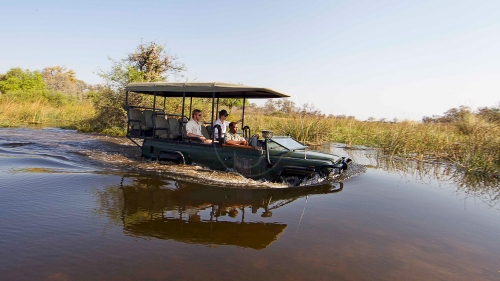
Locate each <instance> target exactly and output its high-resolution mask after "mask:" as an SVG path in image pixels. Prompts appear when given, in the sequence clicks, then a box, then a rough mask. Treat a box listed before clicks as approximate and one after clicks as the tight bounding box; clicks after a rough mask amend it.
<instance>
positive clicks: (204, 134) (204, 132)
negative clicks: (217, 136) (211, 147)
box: [201, 125, 210, 139]
mask: <svg viewBox="0 0 500 281" xmlns="http://www.w3.org/2000/svg"><path fill="white" fill-rule="evenodd" d="M201 134H202V135H203V136H204V137H205V138H206V139H210V135H209V134H208V130H207V127H205V126H203V125H202V126H201Z"/></svg>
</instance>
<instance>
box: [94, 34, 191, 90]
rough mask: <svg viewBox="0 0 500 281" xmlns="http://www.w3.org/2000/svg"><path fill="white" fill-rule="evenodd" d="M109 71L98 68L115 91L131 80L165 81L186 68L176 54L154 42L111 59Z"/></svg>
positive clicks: (141, 45)
mask: <svg viewBox="0 0 500 281" xmlns="http://www.w3.org/2000/svg"><path fill="white" fill-rule="evenodd" d="M109 60H110V61H112V63H113V65H112V67H111V69H110V70H109V71H107V72H106V71H102V70H100V71H99V72H98V73H97V74H98V75H99V76H101V77H102V78H103V79H104V80H105V81H106V83H107V84H108V86H109V87H110V88H111V89H113V90H115V91H122V90H124V89H125V87H126V86H127V84H128V83H131V82H157V81H167V80H168V77H169V75H178V74H179V73H181V72H183V71H185V70H186V67H185V66H184V64H183V63H180V62H179V61H178V57H177V56H173V55H170V54H168V53H167V52H166V51H165V47H164V46H161V45H158V44H157V43H155V42H150V43H147V44H140V45H139V46H138V47H137V48H136V50H135V52H133V53H130V54H128V55H127V58H125V59H122V60H113V59H111V58H109Z"/></svg>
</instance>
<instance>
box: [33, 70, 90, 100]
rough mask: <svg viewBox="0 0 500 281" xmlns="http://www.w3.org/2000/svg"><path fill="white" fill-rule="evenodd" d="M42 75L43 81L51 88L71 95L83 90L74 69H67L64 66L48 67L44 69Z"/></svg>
mask: <svg viewBox="0 0 500 281" xmlns="http://www.w3.org/2000/svg"><path fill="white" fill-rule="evenodd" d="M42 75H43V81H44V82H45V84H47V88H48V89H50V90H53V91H56V92H63V93H66V94H69V95H77V94H78V93H79V92H81V91H82V87H81V85H79V81H78V80H77V79H76V73H75V71H73V70H72V69H70V70H67V69H66V67H64V66H52V67H46V68H44V69H43V71H42ZM80 84H81V82H80Z"/></svg>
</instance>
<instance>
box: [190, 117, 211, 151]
mask: <svg viewBox="0 0 500 281" xmlns="http://www.w3.org/2000/svg"><path fill="white" fill-rule="evenodd" d="M202 116H203V114H202V113H201V110H199V109H195V110H193V114H192V115H191V120H189V122H187V123H186V133H187V136H188V137H191V138H198V139H200V140H201V141H202V142H203V143H212V140H208V139H207V138H205V137H204V136H203V134H202V133H201V125H202V122H201V121H200V120H201V117H202Z"/></svg>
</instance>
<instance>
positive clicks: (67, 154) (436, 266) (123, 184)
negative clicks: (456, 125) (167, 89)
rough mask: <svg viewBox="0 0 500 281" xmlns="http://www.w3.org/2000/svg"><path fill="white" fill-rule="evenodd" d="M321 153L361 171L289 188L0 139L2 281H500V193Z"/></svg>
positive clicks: (71, 142)
mask: <svg viewBox="0 0 500 281" xmlns="http://www.w3.org/2000/svg"><path fill="white" fill-rule="evenodd" d="M320 149H321V150H323V151H329V152H332V153H336V154H340V155H342V156H349V157H351V158H353V159H354V161H355V162H356V163H358V165H362V166H363V167H366V168H365V170H366V171H365V170H363V171H365V172H363V173H359V175H356V176H351V177H346V178H345V179H343V180H341V181H335V182H328V183H322V184H318V185H313V186H308V187H300V188H287V187H284V186H282V185H279V184H273V183H265V182H257V181H252V180H248V179H245V178H243V177H241V176H239V175H238V174H235V173H223V172H214V171H210V170H208V169H205V168H203V167H200V166H174V165H162V164H159V163H156V162H151V161H149V160H145V159H142V158H141V157H140V151H139V149H138V148H137V147H136V146H135V145H133V144H132V143H131V142H130V141H128V140H127V139H125V138H112V137H105V136H100V135H94V134H82V133H78V132H75V131H71V130H62V129H54V128H46V129H31V128H15V129H11V128H4V129H0V227H1V228H0V280H174V279H175V280H402V279H404V280H500V243H499V241H500V204H499V200H500V187H499V184H498V182H494V181H486V180H485V179H478V178H474V177H471V176H470V175H466V174H461V173H459V172H456V171H455V170H454V169H453V168H452V167H450V166H447V165H444V164H441V163H423V162H414V161H404V160H394V159H389V158H384V157H377V153H376V152H375V151H374V150H371V149H361V148H360V149H344V148H343V147H342V146H341V145H336V144H328V145H325V146H323V147H321V148H320Z"/></svg>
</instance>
